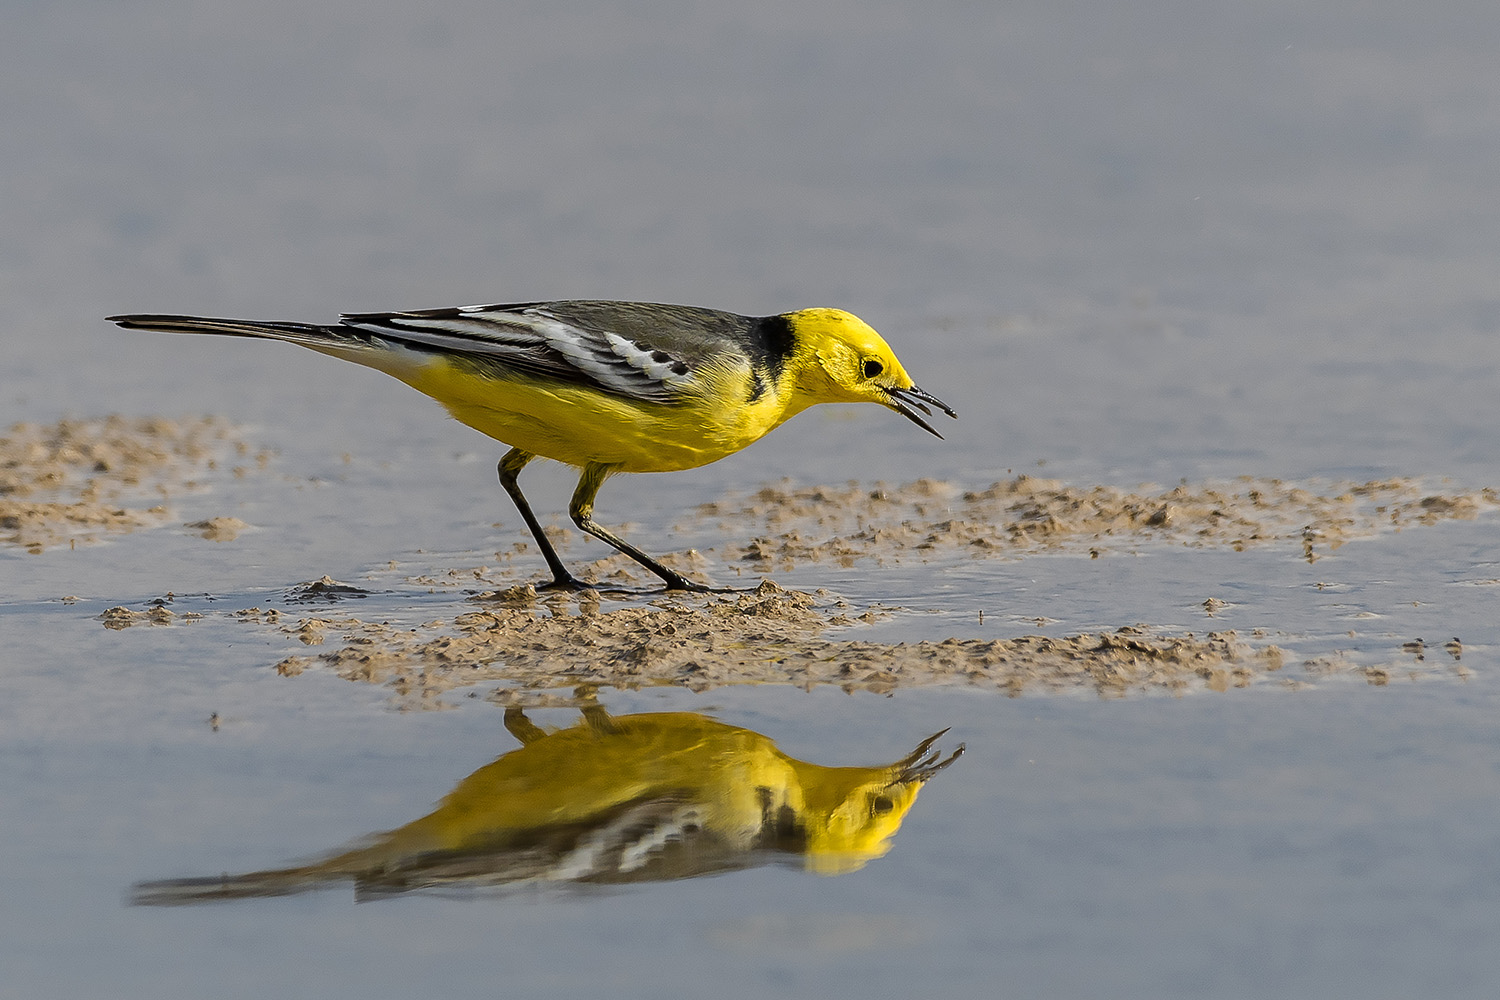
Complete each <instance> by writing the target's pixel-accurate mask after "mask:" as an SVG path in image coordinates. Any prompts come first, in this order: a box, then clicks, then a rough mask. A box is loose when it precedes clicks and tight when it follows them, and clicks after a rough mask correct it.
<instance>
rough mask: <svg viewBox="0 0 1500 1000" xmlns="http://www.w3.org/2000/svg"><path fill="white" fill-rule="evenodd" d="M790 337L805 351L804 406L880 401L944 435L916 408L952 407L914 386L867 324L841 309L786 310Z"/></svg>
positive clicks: (801, 385)
mask: <svg viewBox="0 0 1500 1000" xmlns="http://www.w3.org/2000/svg"><path fill="white" fill-rule="evenodd" d="M786 320H787V322H788V323H789V324H791V328H792V336H793V339H794V341H795V342H796V344H797V349H798V351H799V353H800V352H805V358H806V361H805V363H804V364H803V366H802V368H801V371H800V372H799V375H798V380H797V392H798V394H799V395H801V396H802V397H803V403H804V405H805V406H811V405H812V404H813V403H879V404H880V405H881V406H886V407H889V408H890V409H892V410H895V411H896V412H897V413H899V414H901V415H902V416H903V417H906V418H907V419H908V420H911V421H913V422H915V423H916V424H917V426H919V427H921V428H923V429H924V430H926V431H928V432H930V433H932V434H936V435H937V436H938V437H942V435H941V434H938V432H937V431H936V430H935V429H934V428H933V426H932V425H931V424H929V423H928V422H927V421H926V420H924V419H923V418H922V417H921V416H920V415H919V414H918V412H917V411H919V410H920V411H921V412H922V413H923V414H927V415H928V416H931V414H932V411H931V410H930V409H928V405H929V404H930V405H931V406H936V407H937V408H938V409H940V410H942V411H943V412H944V413H946V414H948V416H950V417H957V416H958V414H957V413H954V412H953V408H952V407H950V406H949V405H948V404H947V403H945V402H943V401H942V400H941V399H938V398H937V397H936V396H934V395H932V394H930V393H927V392H924V391H922V390H921V389H919V388H917V386H916V384H915V383H914V382H912V380H911V376H910V375H908V374H906V369H905V368H903V367H902V366H901V362H900V361H899V360H898V359H897V358H896V352H895V351H892V350H891V347H890V345H889V344H887V343H886V342H885V339H884V338H883V337H881V336H880V334H878V333H876V332H875V331H874V329H872V328H871V327H870V325H869V324H868V323H866V322H865V321H864V320H862V319H860V318H859V317H858V316H855V315H853V314H852V313H847V312H844V311H843V310H842V309H802V310H800V311H798V312H793V313H787V314H786Z"/></svg>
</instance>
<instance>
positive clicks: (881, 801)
mask: <svg viewBox="0 0 1500 1000" xmlns="http://www.w3.org/2000/svg"><path fill="white" fill-rule="evenodd" d="M894 808H896V803H894V802H892V801H891V800H890V798H888V797H887V796H884V795H877V796H875V798H873V799H872V800H870V812H872V813H874V814H875V815H876V816H879V815H880V814H881V813H888V812H890V811H891V810H892V809H894Z"/></svg>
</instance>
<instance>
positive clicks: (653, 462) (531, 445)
mask: <svg viewBox="0 0 1500 1000" xmlns="http://www.w3.org/2000/svg"><path fill="white" fill-rule="evenodd" d="M392 374H394V375H396V377H397V378H400V379H401V380H402V381H404V382H406V383H407V384H408V385H410V386H411V387H412V388H414V389H416V390H417V391H419V392H422V393H425V394H426V395H428V396H431V397H432V398H433V399H436V400H437V401H438V402H440V403H442V404H443V406H444V407H446V408H447V410H448V412H449V413H451V414H452V415H453V416H454V418H455V419H457V420H459V421H460V422H462V423H465V424H467V425H469V426H470V427H472V428H474V429H475V430H477V431H479V432H480V433H482V434H487V435H489V436H490V437H492V438H494V439H495V440H497V441H502V442H504V443H505V444H508V445H510V446H512V447H515V448H520V449H522V450H523V451H527V452H530V453H532V454H534V455H540V456H541V457H543V458H550V459H554V460H556V461H559V462H565V463H567V464H568V465H574V466H584V465H588V464H590V463H599V464H602V465H609V466H615V467H617V469H618V471H621V472H673V471H676V470H678V469H692V468H696V467H698V466H700V465H707V464H708V463H710V462H716V461H718V460H719V459H721V458H723V457H725V456H726V455H732V454H733V453H734V452H737V451H739V450H740V449H741V448H744V447H745V446H746V445H749V444H751V443H753V442H755V441H757V440H759V439H760V438H761V437H764V436H765V435H766V434H767V433H769V432H770V431H772V430H774V429H775V428H776V427H777V426H779V425H780V424H781V423H782V422H783V421H785V420H786V419H787V418H788V417H790V416H792V414H794V413H795V412H797V410H799V409H801V408H802V407H801V406H799V405H797V404H796V403H795V402H794V401H793V400H792V398H791V397H790V394H782V393H780V392H778V391H777V387H776V386H775V385H772V384H769V383H767V382H763V383H762V385H761V391H760V393H759V394H758V395H757V396H756V398H755V399H753V400H752V399H751V398H750V397H751V396H752V394H753V389H754V388H755V379H754V377H753V376H752V373H751V371H750V369H749V367H748V366H747V365H746V366H732V365H723V366H712V365H711V366H708V367H707V368H705V369H704V370H702V371H701V372H700V373H699V378H698V382H697V385H696V386H695V387H694V389H693V390H692V391H689V392H688V393H686V394H684V396H683V398H682V399H681V400H680V401H678V402H672V403H653V402H647V401H643V400H635V399H630V398H627V397H624V396H619V395H615V394H612V393H607V392H603V391H601V390H599V389H595V388H591V387H589V386H586V385H575V384H573V383H568V382H562V381H557V380H551V379H541V378H535V377H515V378H512V377H506V376H498V377H497V376H495V375H492V374H489V373H480V372H476V371H475V370H473V369H472V368H469V367H466V366H464V365H462V364H457V363H454V362H453V361H451V360H449V359H447V358H442V357H437V358H433V359H432V360H430V361H428V362H427V363H425V364H423V365H421V366H420V367H417V368H414V369H411V370H407V371H401V372H392Z"/></svg>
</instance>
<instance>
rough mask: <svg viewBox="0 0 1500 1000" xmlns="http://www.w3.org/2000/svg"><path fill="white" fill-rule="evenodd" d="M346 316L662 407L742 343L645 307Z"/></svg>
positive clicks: (382, 331) (524, 306) (585, 305)
mask: <svg viewBox="0 0 1500 1000" xmlns="http://www.w3.org/2000/svg"><path fill="white" fill-rule="evenodd" d="M661 308H663V309H667V310H671V309H674V308H679V307H661ZM692 312H702V313H705V314H709V315H720V314H715V313H714V312H713V311H712V310H693V311H692ZM722 315H725V316H728V315H732V314H722ZM653 320H660V321H661V322H659V323H655V324H653ZM341 322H342V323H343V324H344V325H345V326H347V327H351V328H353V329H356V330H359V331H362V332H365V333H368V334H373V335H375V336H377V337H380V338H383V339H387V340H393V341H397V342H400V343H404V344H407V345H410V346H412V347H416V348H418V349H423V348H425V349H428V350H432V351H441V352H451V353H452V354H454V355H457V356H459V357H462V358H465V359H467V360H468V361H470V362H471V363H473V364H475V365H476V366H477V367H479V368H480V369H486V368H488V369H491V370H493V371H495V372H497V373H505V372H507V371H513V372H517V373H527V374H534V375H541V376H544V377H547V378H554V379H558V380H561V381H564V382H572V383H575V384H586V385H590V386H593V387H595V388H599V389H602V390H604V391H606V392H609V393H613V394H615V395H618V396H625V397H627V398H630V399H639V400H644V401H648V402H658V403H669V402H674V401H677V400H679V399H681V398H682V397H683V395H684V394H685V392H687V391H689V390H690V389H691V388H692V387H693V385H694V384H695V383H694V378H693V374H694V370H695V369H696V368H697V367H698V366H700V365H701V364H702V363H703V362H704V361H706V360H707V359H708V358H710V357H712V356H715V355H719V354H722V353H723V352H724V351H725V350H727V349H730V348H732V346H733V342H732V341H730V340H726V339H723V338H722V337H721V336H719V335H718V334H717V331H709V330H705V331H704V332H702V333H699V332H698V330H699V327H697V326H695V325H693V324H692V323H691V322H689V321H688V319H687V318H684V317H682V316H674V315H672V314H670V313H668V314H658V313H656V312H654V311H653V307H650V306H643V305H640V304H637V303H605V302H577V303H570V302H536V303H520V304H514V305H488V306H460V307H456V308H450V309H427V310H421V311H416V312H394V313H349V314H346V315H345V316H343V318H342V319H341ZM653 326H664V327H665V329H663V330H662V331H661V336H660V337H659V338H658V337H656V336H653ZM660 345H670V346H660Z"/></svg>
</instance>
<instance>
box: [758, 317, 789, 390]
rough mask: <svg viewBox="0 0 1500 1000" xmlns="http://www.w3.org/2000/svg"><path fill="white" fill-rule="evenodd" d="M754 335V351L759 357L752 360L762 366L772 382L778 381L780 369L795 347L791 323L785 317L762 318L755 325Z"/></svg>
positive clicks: (783, 366) (784, 365)
mask: <svg viewBox="0 0 1500 1000" xmlns="http://www.w3.org/2000/svg"><path fill="white" fill-rule="evenodd" d="M755 334H756V336H755V337H754V340H755V342H756V343H755V349H756V353H757V354H758V355H759V357H758V358H755V359H753V360H755V361H760V362H761V363H762V364H764V366H765V368H766V371H767V372H769V373H770V376H771V379H772V381H780V379H781V372H782V369H783V368H785V367H786V363H787V361H788V359H790V358H791V356H792V352H793V351H794V350H796V347H797V335H796V333H795V332H793V330H792V321H791V320H790V319H789V318H788V317H787V316H785V315H781V316H766V317H763V318H761V319H760V320H759V321H758V322H757V323H756V326H755ZM755 367H759V366H758V365H757V366H755Z"/></svg>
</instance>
